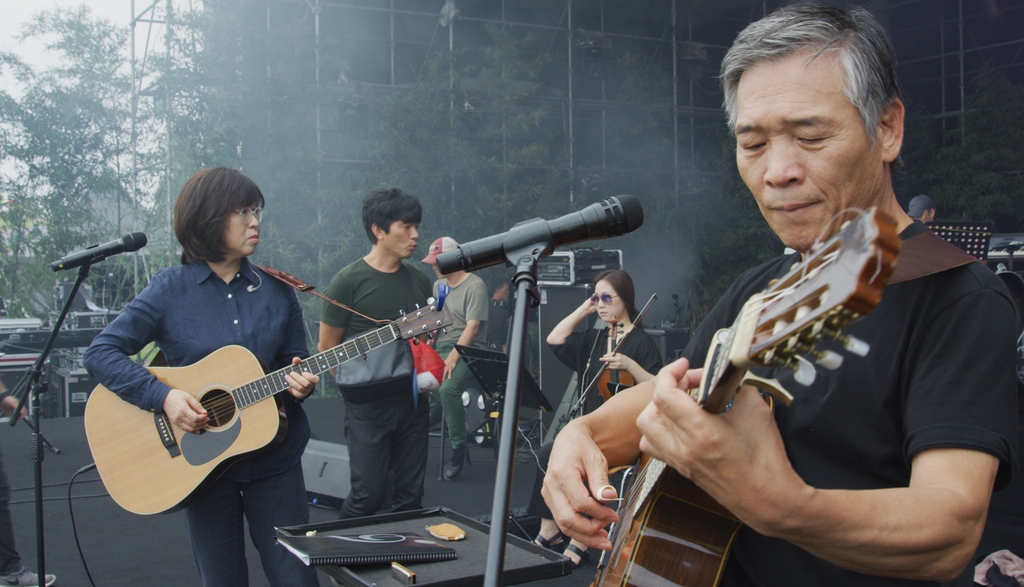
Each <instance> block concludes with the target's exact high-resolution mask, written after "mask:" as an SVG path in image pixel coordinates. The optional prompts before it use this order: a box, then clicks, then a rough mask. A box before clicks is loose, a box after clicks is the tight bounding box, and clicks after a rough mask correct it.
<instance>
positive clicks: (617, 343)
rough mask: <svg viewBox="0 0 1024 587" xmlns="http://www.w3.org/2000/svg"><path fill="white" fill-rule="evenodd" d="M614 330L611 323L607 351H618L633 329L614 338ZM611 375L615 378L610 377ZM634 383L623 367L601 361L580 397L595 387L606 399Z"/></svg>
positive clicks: (647, 307) (650, 303)
mask: <svg viewBox="0 0 1024 587" xmlns="http://www.w3.org/2000/svg"><path fill="white" fill-rule="evenodd" d="M657 299H658V294H654V295H652V296H651V299H649V300H647V303H646V304H644V309H643V310H640V313H639V314H637V317H636V321H635V322H634V325H635V324H639V323H640V321H641V320H643V319H644V315H645V314H647V311H648V310H650V309H651V306H653V305H654V302H655V301H656V300H657ZM620 326H621V324H620ZM634 329H635V327H634ZM614 330H615V324H613V325H612V328H611V330H610V331H609V333H608V352H609V353H617V352H619V349H620V348H622V344H623V343H624V342H626V339H627V338H629V334H630V333H631V332H633V330H630V331H629V332H627V333H625V334H623V335H622V337H621V338H614V334H613V333H614ZM606 374H607V377H608V380H607V381H608V383H607V384H604V383H603V382H604V381H605V379H604V378H605V376H606ZM613 377H614V378H615V379H612V378H613ZM634 385H636V379H635V378H634V377H633V376H632V375H630V374H629V372H628V371H625V370H624V369H609V368H608V363H602V364H601V369H600V370H599V371H598V372H597V375H595V376H594V378H593V379H592V380H591V381H590V383H589V384H588V385H587V387H586V390H585V391H584V392H583V393H582V394H581V396H580V397H581V398H584V397H586V396H587V395H589V394H590V392H591V391H592V390H593V389H594V387H597V388H598V393H599V394H601V397H602V398H603V399H604V401H608V400H609V399H610V398H611V397H612V396H613V395H615V394H616V393H618V392H619V391H621V390H623V389H626V388H627V387H632V386H634Z"/></svg>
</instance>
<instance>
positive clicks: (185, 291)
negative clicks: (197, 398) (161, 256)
mask: <svg viewBox="0 0 1024 587" xmlns="http://www.w3.org/2000/svg"><path fill="white" fill-rule="evenodd" d="M256 271H259V270H258V269H256V268H255V267H253V266H252V265H250V264H249V262H248V260H247V259H243V260H242V267H241V269H240V271H239V273H238V274H236V275H235V278H234V279H232V280H231V283H224V280H222V279H221V278H220V277H218V276H217V274H215V273H214V272H213V271H212V270H211V269H210V267H209V266H208V265H207V264H206V263H205V262H197V263H190V264H188V265H179V266H177V267H170V268H167V269H164V270H162V271H159V272H158V273H157V274H156V275H154V276H153V280H152V281H151V282H150V284H149V286H148V287H146V289H145V290H143V291H142V293H140V294H139V296H138V297H137V298H135V300H133V301H132V302H131V303H130V304H128V306H127V307H126V308H125V309H124V312H122V313H121V315H120V316H118V317H117V319H116V320H114V321H113V322H111V323H110V324H109V325H108V326H107V327H106V328H105V329H104V330H103V332H101V333H100V334H99V336H97V337H96V338H95V340H93V342H92V345H91V346H90V347H89V349H88V350H87V351H86V352H85V368H86V369H88V371H89V373H91V374H92V376H93V377H95V378H96V379H97V381H99V382H100V383H102V384H103V385H104V386H105V387H106V388H107V389H110V390H111V391H113V392H115V393H117V395H119V396H120V397H121V398H122V399H124V400H126V401H128V402H131V403H133V404H135V405H137V406H139V407H140V408H142V409H144V410H160V409H161V408H162V407H163V403H164V398H166V397H167V393H168V392H169V391H170V389H171V388H170V387H169V386H168V385H167V384H166V383H162V382H160V381H159V380H157V378H156V377H154V376H153V375H152V374H151V373H150V372H149V371H147V370H146V369H145V368H144V367H143V366H141V365H139V364H137V363H135V362H133V361H132V360H131V359H129V358H128V357H129V355H134V354H136V353H138V352H139V351H141V350H142V348H143V347H145V346H146V345H147V344H149V343H150V342H153V341H156V343H157V345H158V346H159V347H160V350H162V351H163V353H164V356H165V357H166V359H167V364H168V365H169V366H171V367H181V366H187V365H191V364H193V363H195V362H197V361H199V360H200V359H202V358H204V357H206V356H207V355H209V354H210V353H212V352H214V351H216V350H217V349H219V348H221V347H224V346H227V345H239V346H242V347H245V348H247V349H249V350H250V351H251V352H252V353H253V354H254V355H256V356H257V357H258V358H260V359H262V360H263V362H264V363H265V364H266V365H267V367H269V368H270V370H271V371H275V370H277V369H281V368H283V367H286V366H288V365H290V364H291V360H292V357H299V358H301V359H305V358H306V357H307V356H309V350H308V347H307V345H306V331H305V326H304V324H303V321H302V308H301V307H300V306H299V300H298V298H296V296H295V290H293V289H292V288H290V287H288V286H287V285H285V284H283V283H281V282H280V281H278V280H277V279H274V278H272V277H270V276H268V275H266V274H264V273H262V272H259V274H257V273H255V272H256ZM250 289H251V290H252V291H250ZM189 391H194V390H189ZM277 397H279V398H280V399H281V400H282V402H283V404H284V408H285V415H286V416H287V419H288V430H287V434H286V436H285V438H284V441H283V442H281V443H280V444H278V445H276V446H275V447H273V448H271V449H270V450H267V451H262V452H259V453H257V454H255V455H253V456H251V457H248V458H245V459H242V460H240V461H238V462H237V463H235V464H233V465H232V466H231V467H230V468H229V469H228V470H227V472H225V474H224V476H225V477H227V478H229V479H232V480H234V481H241V482H244V481H250V480H252V479H262V478H265V477H269V476H272V475H276V474H279V473H283V472H285V471H287V470H289V469H290V468H291V467H293V466H295V465H296V464H297V463H298V462H299V460H300V459H301V458H302V451H303V450H304V449H305V447H306V442H307V441H308V440H309V422H308V421H307V419H306V413H305V412H304V411H303V410H302V406H301V404H300V403H299V402H298V400H296V399H295V398H294V397H293V396H292V395H291V394H289V393H287V392H284V393H279V394H277ZM264 401H272V400H270V399H267V400H264ZM243 417H244V416H243Z"/></svg>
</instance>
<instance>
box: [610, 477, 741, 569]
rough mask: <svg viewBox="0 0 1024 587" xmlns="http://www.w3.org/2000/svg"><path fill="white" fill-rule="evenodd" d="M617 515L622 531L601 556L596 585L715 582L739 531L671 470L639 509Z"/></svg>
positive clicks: (726, 513)
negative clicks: (610, 547) (603, 565)
mask: <svg viewBox="0 0 1024 587" xmlns="http://www.w3.org/2000/svg"><path fill="white" fill-rule="evenodd" d="M638 481H639V480H638ZM619 515H620V516H621V518H622V519H621V521H620V522H619V524H618V525H617V526H618V528H619V529H618V530H617V531H618V532H621V533H622V534H621V535H619V536H618V537H617V544H616V546H615V547H614V548H613V549H612V550H611V551H610V552H608V553H607V554H606V555H605V556H606V558H602V561H606V562H607V565H606V566H605V568H603V569H602V570H600V571H598V575H597V578H596V579H595V584H597V585H622V586H636V587H651V586H666V587H667V586H672V585H680V586H687V587H692V586H711V585H717V584H718V581H719V580H720V579H721V577H722V572H723V570H724V569H725V561H726V557H727V556H728V555H729V549H730V548H731V547H732V543H733V539H734V538H735V537H736V532H738V531H739V529H740V522H739V520H737V519H736V518H735V517H733V515H732V514H730V513H729V511H728V510H726V509H725V508H723V507H722V506H721V505H719V504H718V502H717V501H715V500H713V499H711V498H710V497H708V495H707V494H706V493H704V491H703V490H701V489H700V488H699V487H697V486H696V485H694V484H693V483H691V482H690V481H689V480H688V479H686V478H685V477H683V476H682V475H680V474H679V473H676V472H675V471H674V470H672V469H670V468H666V469H665V470H664V471H662V473H661V475H659V476H658V477H657V480H656V481H654V484H653V486H652V487H651V490H650V493H649V494H648V495H647V497H646V499H644V500H643V501H642V502H641V503H640V504H639V507H638V509H636V510H635V511H634V510H631V511H628V512H627V511H620V512H619Z"/></svg>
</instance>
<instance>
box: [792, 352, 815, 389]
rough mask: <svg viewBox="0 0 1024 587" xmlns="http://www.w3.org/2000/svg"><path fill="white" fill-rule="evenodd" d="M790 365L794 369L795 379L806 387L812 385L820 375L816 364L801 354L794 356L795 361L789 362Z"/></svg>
mask: <svg viewBox="0 0 1024 587" xmlns="http://www.w3.org/2000/svg"><path fill="white" fill-rule="evenodd" d="M789 367H790V368H791V369H793V380H794V381H796V382H797V383H799V384H800V385H803V386H804V387H810V386H811V384H812V383H814V379H815V377H817V375H818V372H817V371H815V369H814V365H812V364H811V362H810V361H808V360H807V359H805V358H803V357H801V356H800V355H796V356H795V357H794V361H793V362H791V363H790V364H789Z"/></svg>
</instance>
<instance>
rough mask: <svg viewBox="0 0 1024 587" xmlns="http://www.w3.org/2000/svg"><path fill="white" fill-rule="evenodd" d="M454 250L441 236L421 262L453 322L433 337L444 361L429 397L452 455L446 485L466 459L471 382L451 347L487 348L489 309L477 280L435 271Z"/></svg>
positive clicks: (484, 287)
mask: <svg viewBox="0 0 1024 587" xmlns="http://www.w3.org/2000/svg"><path fill="white" fill-rule="evenodd" d="M458 247H459V243H457V242H455V239H453V238H451V237H448V236H442V237H441V238H439V239H437V240H435V241H434V242H432V243H430V249H429V250H428V253H427V256H426V257H424V258H423V263H426V264H427V265H431V266H432V267H433V268H434V273H435V274H436V275H437V281H436V282H434V296H435V297H436V296H437V289H438V286H439V285H442V284H446V285H448V287H450V288H451V291H450V292H449V294H448V297H447V298H445V308H447V309H448V310H449V311H450V312H451V315H452V320H453V322H452V325H451V326H449V327H448V328H447V332H441V333H440V334H439V335H438V336H437V341H436V343H435V346H434V348H435V349H436V350H437V353H438V354H439V355H441V358H442V359H444V378H443V380H442V382H441V387H440V388H439V389H438V390H437V391H438V393H437V396H435V395H434V394H430V410H431V412H433V411H434V410H435V409H436V407H437V405H438V399H440V405H441V407H442V408H443V409H444V419H445V422H446V423H447V424H448V430H449V435H450V439H451V443H452V455H451V458H450V459H449V460H448V463H447V464H446V465H445V467H444V478H445V479H447V480H448V481H452V480H454V479H455V478H456V477H458V476H459V474H460V473H461V472H462V465H463V463H464V462H465V461H466V460H467V456H468V455H467V454H466V450H467V447H466V438H467V434H466V432H467V431H466V413H465V411H463V406H462V391H463V389H465V387H466V385H467V384H469V383H470V382H471V381H472V379H473V377H472V374H471V373H470V371H469V368H468V367H466V362H465V361H460V360H459V351H458V350H457V349H456V348H455V345H457V344H459V345H462V346H468V347H475V348H480V349H484V348H487V313H488V310H489V305H490V296H489V295H488V294H487V285H486V284H484V280H482V279H480V277H478V276H477V275H474V274H472V273H467V272H466V271H462V270H459V271H455V272H453V273H449V274H448V275H442V274H441V272H440V271H439V270H438V268H437V256H438V255H440V254H441V253H447V252H448V251H454V250H455V249H457V248H458Z"/></svg>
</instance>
